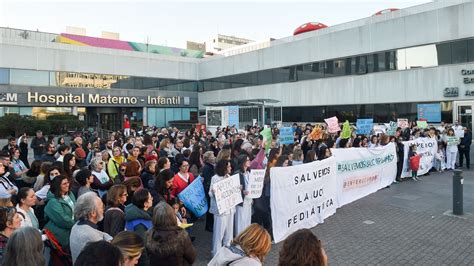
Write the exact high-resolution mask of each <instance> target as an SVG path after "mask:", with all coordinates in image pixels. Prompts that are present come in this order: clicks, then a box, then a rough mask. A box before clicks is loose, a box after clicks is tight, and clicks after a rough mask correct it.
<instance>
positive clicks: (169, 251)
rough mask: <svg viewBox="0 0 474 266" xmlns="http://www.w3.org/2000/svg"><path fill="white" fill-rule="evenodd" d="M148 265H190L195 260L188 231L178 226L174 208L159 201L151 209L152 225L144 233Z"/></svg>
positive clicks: (194, 251)
mask: <svg viewBox="0 0 474 266" xmlns="http://www.w3.org/2000/svg"><path fill="white" fill-rule="evenodd" d="M145 248H146V251H147V254H148V257H149V258H150V265H192V264H193V263H194V261H195V260H196V249H195V248H194V246H193V244H192V242H191V239H190V237H189V235H188V233H187V232H186V231H185V230H184V229H182V228H180V227H178V221H177V219H176V214H175V212H174V209H173V208H172V207H171V206H170V205H168V204H166V203H164V202H160V203H158V205H156V207H155V209H154V210H153V227H152V229H150V230H148V232H146V235H145Z"/></svg>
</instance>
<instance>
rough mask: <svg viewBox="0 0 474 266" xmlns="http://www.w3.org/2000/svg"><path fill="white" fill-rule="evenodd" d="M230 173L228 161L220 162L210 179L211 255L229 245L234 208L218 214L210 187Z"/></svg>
mask: <svg viewBox="0 0 474 266" xmlns="http://www.w3.org/2000/svg"><path fill="white" fill-rule="evenodd" d="M231 171H232V166H231V164H230V161H229V160H220V161H218V162H217V164H216V168H215V172H216V174H215V175H214V176H213V177H212V181H211V189H210V190H209V196H210V198H211V203H210V204H209V212H210V213H212V214H214V227H213V234H212V255H213V256H214V255H216V253H217V251H218V250H219V249H220V248H221V247H222V246H226V245H229V244H230V241H231V240H232V237H233V230H234V214H235V208H231V209H230V210H228V211H226V212H223V213H219V210H218V209H217V203H216V196H215V195H214V189H213V188H212V186H213V185H214V184H215V183H217V182H219V181H222V180H224V179H226V178H228V177H229V174H230V173H231Z"/></svg>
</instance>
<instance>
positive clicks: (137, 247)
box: [110, 231, 145, 266]
mask: <svg viewBox="0 0 474 266" xmlns="http://www.w3.org/2000/svg"><path fill="white" fill-rule="evenodd" d="M110 243H111V244H112V245H114V246H116V247H118V248H119V249H120V251H121V252H122V255H123V257H124V259H125V262H124V264H123V265H124V266H133V265H137V264H138V260H139V259H140V256H141V255H142V252H143V249H144V248H145V243H144V242H143V239H142V238H141V237H140V236H139V235H138V234H137V233H135V232H132V231H122V232H120V233H118V234H117V235H116V236H115V237H114V239H113V240H112V242H110Z"/></svg>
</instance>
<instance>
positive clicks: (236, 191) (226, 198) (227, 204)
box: [212, 174, 243, 214]
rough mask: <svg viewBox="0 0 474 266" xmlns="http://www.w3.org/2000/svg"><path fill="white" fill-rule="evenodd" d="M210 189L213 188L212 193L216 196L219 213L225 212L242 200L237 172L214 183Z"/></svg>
mask: <svg viewBox="0 0 474 266" xmlns="http://www.w3.org/2000/svg"><path fill="white" fill-rule="evenodd" d="M212 189H214V195H215V196H216V204H217V210H218V211H219V214H223V213H225V212H226V211H228V210H230V209H232V208H233V207H235V205H237V204H239V203H241V202H242V201H243V200H242V190H241V188H240V177H239V175H238V174H235V175H233V176H231V177H228V178H226V179H224V180H222V181H219V182H217V183H215V184H214V185H213V186H212Z"/></svg>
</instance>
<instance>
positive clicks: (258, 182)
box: [247, 169, 266, 199]
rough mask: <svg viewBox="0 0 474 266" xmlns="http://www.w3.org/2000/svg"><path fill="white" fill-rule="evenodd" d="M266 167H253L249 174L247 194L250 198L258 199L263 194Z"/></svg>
mask: <svg viewBox="0 0 474 266" xmlns="http://www.w3.org/2000/svg"><path fill="white" fill-rule="evenodd" d="M265 171H266V170H265V169H258V170H257V169H252V170H251V171H250V176H249V185H248V191H249V194H248V195H247V196H248V197H249V198H252V199H257V198H260V196H261V195H262V190H263V180H264V179H265Z"/></svg>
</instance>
